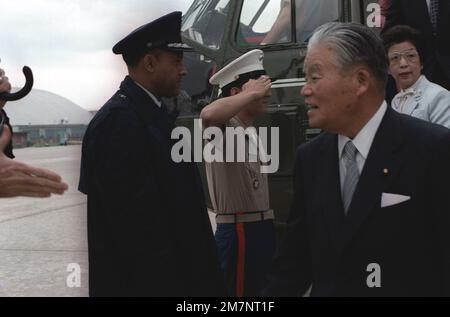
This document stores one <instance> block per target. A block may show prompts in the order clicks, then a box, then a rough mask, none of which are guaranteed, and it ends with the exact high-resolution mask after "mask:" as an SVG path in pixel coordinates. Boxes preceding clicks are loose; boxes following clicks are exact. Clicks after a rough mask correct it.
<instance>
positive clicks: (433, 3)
mask: <svg viewBox="0 0 450 317" xmlns="http://www.w3.org/2000/svg"><path fill="white" fill-rule="evenodd" d="M438 14H439V0H430V22H431V26H432V27H433V31H434V33H436V30H437V23H438Z"/></svg>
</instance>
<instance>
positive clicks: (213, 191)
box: [205, 117, 270, 214]
mask: <svg viewBox="0 0 450 317" xmlns="http://www.w3.org/2000/svg"><path fill="white" fill-rule="evenodd" d="M226 126H227V127H233V128H235V127H243V128H244V129H245V127H244V125H243V124H242V122H241V121H240V120H239V119H238V118H237V117H234V118H232V119H231V120H230V121H229V122H228V123H227V125H226ZM223 138H224V140H223V148H222V149H221V150H222V151H223V152H222V153H225V149H226V144H227V140H226V134H225V130H223ZM256 140H257V135H254V138H251V137H246V138H245V144H246V147H245V148H246V149H245V158H246V159H245V162H237V161H236V160H235V161H234V162H226V155H225V154H224V155H223V157H224V159H223V161H224V162H212V163H208V162H205V167H206V175H207V179H208V189H209V194H210V197H211V202H212V206H213V209H214V212H216V213H217V214H234V213H241V212H242V213H245V212H257V211H267V210H269V208H270V207H269V186H268V180H267V174H261V162H260V160H259V157H258V160H257V162H249V155H250V156H251V155H256V153H249V143H250V142H257V141H256ZM237 145H238V142H237V141H236V138H235V142H234V151H235V152H234V153H235V155H234V156H235V158H236V156H237V155H236V153H237ZM255 148H256V147H255ZM241 150H243V149H241ZM253 157H254V156H253Z"/></svg>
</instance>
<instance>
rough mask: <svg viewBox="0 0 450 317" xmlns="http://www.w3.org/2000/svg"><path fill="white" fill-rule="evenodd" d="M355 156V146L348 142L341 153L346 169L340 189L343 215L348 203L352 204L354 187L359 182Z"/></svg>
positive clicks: (346, 210)
mask: <svg viewBox="0 0 450 317" xmlns="http://www.w3.org/2000/svg"><path fill="white" fill-rule="evenodd" d="M357 154H358V149H357V148H356V146H355V145H354V144H353V142H352V141H348V142H347V144H345V147H344V150H343V152H342V159H343V160H344V164H345V168H346V173H345V179H344V185H343V187H342V202H343V204H344V211H345V215H347V212H348V209H349V207H350V203H351V202H352V198H353V193H354V192H355V189H356V185H357V184H358V181H359V170H358V164H357V162H356V155H357Z"/></svg>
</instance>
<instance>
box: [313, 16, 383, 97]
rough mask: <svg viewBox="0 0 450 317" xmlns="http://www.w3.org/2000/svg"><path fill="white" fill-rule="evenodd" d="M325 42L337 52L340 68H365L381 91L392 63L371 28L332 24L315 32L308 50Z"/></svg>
mask: <svg viewBox="0 0 450 317" xmlns="http://www.w3.org/2000/svg"><path fill="white" fill-rule="evenodd" d="M319 43H324V44H328V45H330V46H331V49H333V50H334V52H335V53H336V62H337V65H336V66H338V67H340V68H342V69H343V70H347V69H349V68H351V67H352V66H356V65H365V66H366V67H367V68H368V69H369V70H370V71H371V72H372V74H373V75H374V76H375V78H376V79H377V80H378V81H379V82H380V84H381V85H382V88H384V86H385V85H386V82H387V78H388V67H389V61H388V58H387V55H386V50H385V49H384V46H383V42H382V41H381V39H380V37H379V36H378V35H377V34H376V33H374V32H373V31H372V30H371V29H370V28H368V27H366V26H363V25H361V24H356V23H341V22H330V23H327V24H324V25H322V26H320V27H319V28H317V29H316V31H315V32H314V34H313V35H312V37H311V39H310V41H309V44H308V48H311V47H312V46H314V45H316V44H319Z"/></svg>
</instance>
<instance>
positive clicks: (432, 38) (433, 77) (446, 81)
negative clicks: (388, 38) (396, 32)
mask: <svg viewBox="0 0 450 317" xmlns="http://www.w3.org/2000/svg"><path fill="white" fill-rule="evenodd" d="M395 25H408V26H410V27H412V28H414V29H416V30H418V31H419V32H420V33H422V35H423V38H424V40H425V43H424V44H425V45H424V47H425V48H426V51H425V60H424V74H425V75H426V76H427V78H428V79H429V80H430V81H431V82H434V83H436V84H438V85H440V86H443V87H444V88H446V89H447V90H450V1H448V0H414V1H411V0H408V1H407V0H393V1H390V5H389V9H388V11H387V17H386V25H385V27H384V29H383V32H384V31H385V30H388V29H390V28H391V27H393V26H395Z"/></svg>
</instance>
